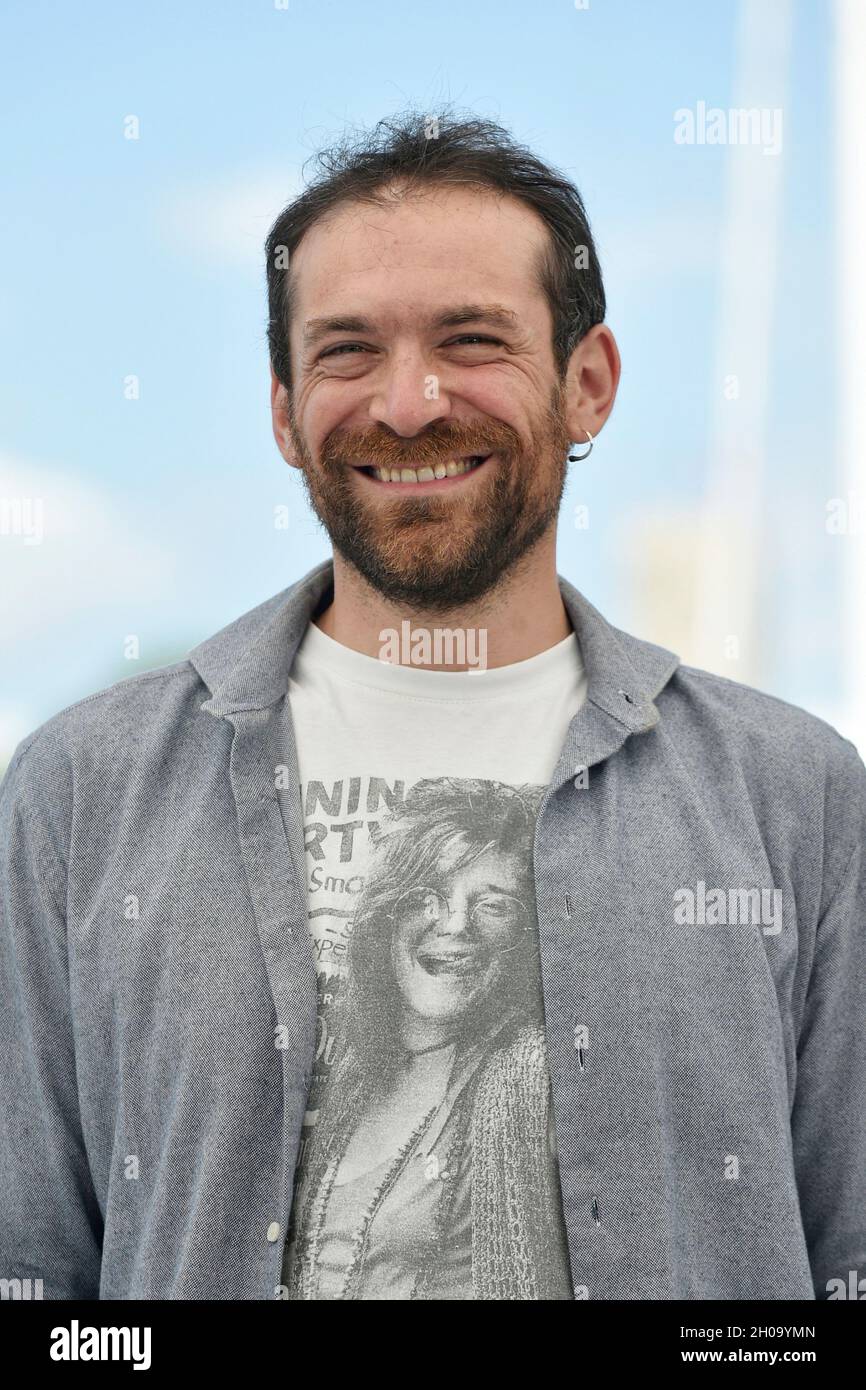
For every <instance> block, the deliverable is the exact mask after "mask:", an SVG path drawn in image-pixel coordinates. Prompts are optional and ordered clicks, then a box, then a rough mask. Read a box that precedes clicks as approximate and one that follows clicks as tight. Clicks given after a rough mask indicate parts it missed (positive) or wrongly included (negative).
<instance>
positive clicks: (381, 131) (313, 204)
mask: <svg viewBox="0 0 866 1390" xmlns="http://www.w3.org/2000/svg"><path fill="white" fill-rule="evenodd" d="M316 163H317V166H318V173H317V174H316V176H315V177H314V178H313V179H312V181H311V182H310V183H309V184H308V186H307V187H306V188H305V189H304V192H303V193H301V194H300V196H299V197H297V198H296V199H295V200H294V201H293V202H291V203H289V205H288V206H287V207H286V208H284V210H283V211H282V212H281V213H280V215H279V217H278V218H277V220H276V222H275V223H274V225H273V226H272V228H271V230H270V232H269V234H268V238H267V242H266V243H265V248H266V254H267V281H268V344H269V348H270V355H271V364H272V366H273V369H274V373H275V375H276V376H277V378H278V380H279V381H281V382H282V384H283V385H284V386H285V387H286V389H287V390H288V391H289V392H291V369H290V358H289V324H290V323H291V317H292V298H293V293H292V291H293V286H292V281H291V275H290V267H291V262H292V256H293V253H294V251H295V250H296V248H297V246H298V244H299V243H300V241H301V238H302V237H303V235H304V233H305V232H307V231H308V230H309V229H310V227H312V226H313V225H314V224H315V223H316V222H317V221H319V219H320V218H322V217H324V216H325V215H326V214H327V213H329V212H330V211H331V210H332V209H333V208H335V207H336V206H337V205H338V204H340V203H344V202H367V203H377V202H378V203H382V202H384V201H385V199H386V197H387V192H388V189H389V187H390V186H391V185H392V184H394V183H399V184H400V186H401V187H403V186H404V185H408V186H409V187H410V188H416V187H420V186H423V185H425V184H451V185H455V184H463V185H469V186H470V187H479V188H492V189H495V190H497V191H499V192H501V193H508V194H511V195H512V197H515V198H519V199H521V201H522V202H524V203H526V204H528V206H529V207H531V208H534V209H535V211H536V213H538V215H539V216H540V217H541V219H542V220H543V221H544V222H545V223H546V225H547V228H548V232H549V234H550V243H549V247H548V250H547V253H546V254H545V256H544V257H543V259H542V263H541V265H540V267H539V281H540V288H541V289H542V291H543V292H544V294H545V295H546V296H547V300H548V303H549V305H550V310H551V314H552V317H553V351H554V356H555V359H556V364H557V368H558V370H559V372H560V374H562V373H564V371H565V368H566V366H567V364H568V359H569V357H570V356H571V354H572V352H573V351H574V349H575V347H576V346H577V344H578V343H579V342H580V340H581V338H582V337H583V336H584V334H585V333H587V332H588V330H589V329H590V328H591V327H592V326H593V324H596V323H601V322H602V320H603V319H604V314H605V297H604V285H603V283H602V277H601V267H600V265H599V261H598V256H597V254H596V249H595V245H594V242H593V239H592V234H591V232H590V228H589V221H588V219H587V216H586V212H585V210H584V206H583V202H582V200H581V197H580V194H579V193H578V191H577V189H576V188H575V186H574V184H573V183H572V182H571V181H570V180H569V179H567V178H566V177H565V175H564V174H561V173H559V172H558V171H557V170H556V169H553V168H551V167H550V166H549V165H547V164H545V163H544V162H543V161H542V160H540V159H538V158H537V157H536V156H535V155H534V154H532V152H531V151H530V150H528V149H526V148H525V147H524V146H522V145H519V144H517V142H516V141H515V140H514V139H513V138H512V137H511V135H509V133H508V132H507V131H506V130H504V129H503V127H502V126H499V125H496V124H494V122H492V121H487V120H482V119H480V118H477V117H467V118H460V117H458V116H455V115H453V114H452V113H451V111H450V109H447V108H446V109H444V110H442V111H441V112H440V113H438V114H433V115H430V114H424V113H421V112H416V111H410V112H408V113H405V114H403V115H400V116H396V117H390V118H389V119H387V120H382V121H379V122H378V124H377V125H376V126H375V128H374V129H373V130H372V131H364V132H361V133H354V134H347V135H345V136H343V138H342V139H341V140H340V141H339V142H338V143H337V144H336V145H333V146H332V147H330V148H329V149H326V150H323V151H321V152H320V153H319V154H318V155H317V156H316Z"/></svg>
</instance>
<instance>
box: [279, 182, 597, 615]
mask: <svg viewBox="0 0 866 1390" xmlns="http://www.w3.org/2000/svg"><path fill="white" fill-rule="evenodd" d="M546 237H547V232H546V229H545V227H544V224H543V223H542V222H541V220H540V219H539V218H538V217H536V215H535V214H534V213H533V212H532V211H531V210H530V209H529V208H527V207H526V206H525V205H524V204H522V203H520V202H519V201H518V200H517V199H514V198H510V197H507V196H505V197H497V196H495V195H491V194H489V193H486V192H483V191H478V190H471V189H466V190H459V189H451V188H438V189H434V190H427V191H425V192H424V193H423V194H422V195H421V196H418V195H410V196H409V197H406V198H402V199H395V200H393V201H389V202H388V203H387V204H386V206H385V207H378V206H376V207H372V206H367V205H363V204H354V203H353V204H349V205H346V206H343V207H341V208H339V209H338V210H337V211H336V212H335V213H333V214H331V216H330V217H329V218H328V219H327V220H325V221H324V222H322V223H319V224H317V225H316V226H315V227H313V228H312V229H311V230H310V231H309V232H308V233H307V235H306V236H305V237H304V239H303V241H302V242H301V244H300V246H299V247H298V249H297V251H296V253H295V256H294V259H293V266H292V276H293V285H294V288H295V295H296V299H295V309H294V314H293V320H292V324H291V333H290V342H291V361H292V382H293V392H292V398H291V402H290V409H289V419H288V428H289V432H290V436H291V441H292V445H293V447H294V450H295V454H296V457H297V461H298V462H299V463H300V464H301V465H302V467H303V476H304V479H305V484H306V488H307V492H308V495H309V498H310V502H311V504H312V506H313V509H314V511H315V512H316V514H317V516H318V517H319V519H320V520H321V522H322V524H323V525H324V527H325V529H326V531H327V532H328V534H329V536H330V538H331V541H332V544H333V546H334V549H335V550H336V551H337V552H338V553H339V554H340V555H341V556H343V558H344V559H345V560H346V561H347V562H348V563H349V564H351V565H352V566H353V567H354V568H355V569H356V570H357V571H358V572H359V573H360V574H361V575H362V576H363V577H364V578H365V579H366V580H367V581H368V583H370V584H371V585H372V586H373V587H374V588H375V589H377V590H378V591H379V592H380V593H381V594H383V595H384V596H385V597H386V598H388V599H389V600H392V601H397V602H402V603H406V604H407V605H409V606H414V607H416V608H418V609H427V610H436V609H440V610H442V611H447V610H448V609H453V608H455V607H457V606H459V605H460V604H463V603H467V602H469V601H471V600H473V599H477V598H479V597H480V596H482V595H483V594H485V593H487V592H488V591H489V590H490V589H491V588H493V586H494V585H495V584H496V583H497V581H498V580H499V579H500V577H501V576H502V575H504V574H505V573H507V572H508V571H509V570H510V569H511V568H512V567H513V566H514V565H515V564H516V563H517V562H518V561H519V560H520V558H521V557H522V556H523V555H525V554H526V553H527V552H528V551H529V550H530V549H531V547H532V546H533V545H535V543H536V542H537V541H538V540H539V539H540V538H541V537H542V536H543V535H544V534H545V533H546V532H547V531H548V530H549V528H550V527H551V526H552V525H554V524H555V520H556V515H557V512H558V509H559V504H560V500H561V497H562V490H563V486H564V481H565V471H566V467H567V463H566V454H567V450H568V446H569V442H570V441H569V438H568V430H567V426H566V423H565V419H564V415H563V391H562V383H561V382H560V379H559V377H558V374H557V372H556V368H555V363H554V357H553V349H552V341H551V339H552V329H553V325H552V320H551V314H550V310H549V307H548V304H547V301H546V299H545V297H544V294H543V292H542V291H541V289H540V288H539V286H538V280H537V271H536V266H537V263H538V259H539V256H540V254H541V252H542V250H543V248H544V247H545V245H546ZM467 310H468V311H469V312H468V313H467ZM449 317H451V319H452V320H454V319H457V320H458V321H452V322H448V321H447V320H448V318H449ZM479 458H480V459H483V462H481V463H474V461H475V460H477V459H479ZM468 460H473V464H474V466H469V465H468V464H467V462H466V461H468ZM405 469H408V470H413V471H412V472H411V473H410V474H409V475H407V474H405V473H403V472H402V470H405ZM374 470H380V471H379V472H378V473H377V472H376V471H374ZM381 470H388V471H387V473H385V475H384V476H383V475H382V472H381ZM395 470H399V471H400V475H401V476H399V478H398V477H396V476H395V472H394V471H395ZM443 475H444V476H443Z"/></svg>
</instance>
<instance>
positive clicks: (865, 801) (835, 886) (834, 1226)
mask: <svg viewBox="0 0 866 1390" xmlns="http://www.w3.org/2000/svg"><path fill="white" fill-rule="evenodd" d="M845 746H846V748H847V750H848V753H847V755H846V767H845V775H844V779H843V783H842V786H841V787H839V786H838V784H837V787H836V789H835V790H834V792H833V794H832V796H830V797H828V802H827V816H828V843H827V849H826V850H825V855H826V858H825V863H830V862H833V864H834V873H833V877H832V879H831V882H830V893H829V898H828V900H827V901H826V905H825V907H824V910H823V912H822V914H821V916H820V920H819V922H818V925H817V928H816V936H815V950H814V958H813V962H812V970H811V975H810V979H809V986H808V992H807V996H806V1001H805V1009H804V1013H803V1019H802V1024H801V1028H800V1032H799V1036H798V1045H797V1083H796V1092H795V1097H794V1106H793V1110H792V1115H791V1126H792V1137H793V1153H794V1163H795V1168H796V1174H797V1187H798V1192H799V1196H800V1210H801V1215H802V1220H803V1227H804V1230H805V1234H806V1241H807V1245H808V1250H809V1259H810V1264H811V1269H812V1280H813V1283H814V1287H815V1297H816V1299H827V1298H828V1297H829V1296H830V1294H831V1292H832V1291H833V1290H834V1288H835V1289H837V1290H838V1289H839V1288H840V1287H841V1286H840V1285H839V1284H835V1285H834V1283H833V1281H838V1280H841V1281H842V1282H843V1285H844V1288H845V1290H848V1289H849V1288H850V1286H851V1285H850V1276H851V1273H852V1271H855V1272H856V1274H855V1281H859V1280H860V1279H864V1280H866V767H864V765H863V762H862V760H861V759H860V758H859V756H857V754H856V752H855V751H854V750H853V745H852V744H850V743H847V742H846V743H845ZM839 863H841V869H839V867H838V864H839ZM864 1287H866V1285H864ZM837 1296H839V1295H838V1294H837ZM841 1296H842V1297H850V1294H849V1293H847V1292H846V1293H844V1294H842V1295H841Z"/></svg>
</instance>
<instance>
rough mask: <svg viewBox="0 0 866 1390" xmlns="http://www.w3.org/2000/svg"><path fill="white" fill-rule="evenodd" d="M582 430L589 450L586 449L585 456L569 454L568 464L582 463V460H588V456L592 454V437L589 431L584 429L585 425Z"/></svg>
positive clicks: (593, 441)
mask: <svg viewBox="0 0 866 1390" xmlns="http://www.w3.org/2000/svg"><path fill="white" fill-rule="evenodd" d="M582 428H583V432H584V434H585V435H586V437H587V439H588V440H589V448H588V449H587V451H586V453H585V454H569V456H568V461H569V463H583V460H584V459H588V458H589V456H590V454H591V453H592V446H593V444H594V443H595V440H594V439H593V437H592V435H591V434H590V432H589V430H588V429H587V428H586V425H584V426H583V427H582Z"/></svg>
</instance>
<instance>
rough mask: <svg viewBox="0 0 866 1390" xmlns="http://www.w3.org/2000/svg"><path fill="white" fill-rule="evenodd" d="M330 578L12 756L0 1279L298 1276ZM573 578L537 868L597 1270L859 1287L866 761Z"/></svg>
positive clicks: (579, 1267)
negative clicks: (318, 642) (300, 690)
mask: <svg viewBox="0 0 866 1390" xmlns="http://www.w3.org/2000/svg"><path fill="white" fill-rule="evenodd" d="M332 582H333V575H332V566H331V562H330V561H328V562H325V563H323V564H321V565H319V566H317V567H316V568H315V569H313V570H312V571H311V572H310V573H309V574H308V575H307V576H306V577H305V578H303V579H302V580H300V581H299V582H298V583H297V584H295V585H293V586H292V587H290V588H289V589H287V590H285V591H284V592H282V593H279V594H277V595H275V596H274V597H273V598H271V599H269V600H268V601H267V602H265V603H263V604H261V605H260V606H259V607H257V608H255V609H253V610H252V611H251V612H249V613H247V614H244V615H243V616H242V617H241V618H239V619H238V620H237V621H236V622H233V623H231V624H230V625H229V626H228V627H226V628H225V629H223V630H222V631H221V632H219V633H217V634H216V635H215V636H214V637H211V638H210V639H208V640H207V641H204V642H202V643H201V644H200V645H199V646H197V647H196V648H194V649H193V651H192V652H191V653H190V655H189V658H188V659H187V660H184V661H181V662H178V663H176V664H175V665H173V666H169V667H165V668H163V669H161V670H158V671H151V672H148V673H146V674H142V675H139V676H135V677H133V678H131V679H130V680H126V681H122V682H120V683H119V684H117V685H114V686H112V687H111V688H110V689H108V690H105V691H102V692H100V693H98V694H96V695H92V696H89V697H88V698H87V699H85V700H82V701H80V702H79V703H77V704H75V705H73V706H71V707H70V708H69V709H66V710H64V711H62V712H61V713H60V714H58V715H56V716H54V717H53V718H52V719H49V720H48V721H47V722H46V723H44V724H43V725H42V726H41V727H40V728H39V729H37V730H36V731H35V732H34V733H33V734H31V735H29V736H28V737H27V738H25V739H24V740H22V742H21V743H20V744H19V746H18V748H17V749H16V751H15V754H14V757H13V760H12V762H11V764H10V766H9V768H8V771H7V774H6V777H5V778H4V781H3V785H2V789H0V1000H2V1004H0V1053H2V1058H3V1064H2V1068H0V1280H6V1281H14V1280H16V1279H20V1280H26V1279H42V1280H43V1289H44V1296H45V1297H49V1298H77V1297H84V1298H97V1297H101V1298H123V1299H126V1298H217V1299H233V1298H238V1299H265V1298H268V1299H270V1298H275V1297H280V1296H281V1284H280V1277H281V1276H280V1271H281V1262H282V1254H283V1245H284V1242H285V1238H286V1229H287V1225H288V1216H289V1204H290V1201H291V1192H292V1180H293V1174H294V1166H295V1160H296V1155H297V1150H298V1142H299V1137H300V1131H301V1124H302V1121H303V1116H304V1110H305V1102H306V1097H307V1089H308V1083H309V1078H310V1073H311V1068H312V1060H313V1055H314V1049H315V1035H316V978H315V969H314V964H313V956H312V950H311V944H310V940H309V935H308V930H307V903H306V895H305V887H304V883H305V880H304V853H303V827H302V825H301V820H300V808H299V799H298V794H297V786H298V775H297V761H296V754H295V746H294V737H293V730H292V723H291V717H290V710H289V702H288V699H287V696H286V691H287V682H288V674H289V669H290V666H291V662H292V659H293V656H294V653H295V651H296V649H297V647H298V644H299V642H300V640H301V637H302V636H303V633H304V629H305V627H306V625H307V623H308V621H309V619H310V617H311V615H312V614H313V613H314V612H315V611H316V610H317V609H318V608H320V607H321V606H323V604H324V603H325V602H326V597H327V592H328V591H329V589H330V586H331V585H332ZM560 586H561V591H562V595H563V599H564V602H565V604H566V607H567V609H568V613H569V615H570V618H571V621H572V623H573V626H574V628H575V631H576V632H577V636H578V639H579V642H580V647H581V651H582V655H583V660H584V663H585V666H586V670H587V677H588V698H587V702H586V704H585V705H584V707H583V708H582V709H581V710H580V711H579V712H578V714H577V715H576V716H575V717H574V719H573V720H572V722H571V724H570V726H569V729H568V733H567V736H566V739H565V742H564V745H563V748H562V752H561V756H560V758H559V762H558V765H557V767H556V770H555V773H554V775H553V778H552V780H551V782H550V787H549V790H548V792H547V794H546V797H545V800H544V803H543V805H542V808H541V811H540V814H539V817H538V822H537V826H536V838H535V850H534V867H535V879H536V888H537V908H538V926H539V938H540V950H541V961H542V974H543V985H544V1009H545V1018H546V1030H547V1042H548V1057H549V1064H550V1072H551V1082H552V1092H553V1104H554V1113H555V1121H556V1130H557V1143H558V1162H559V1169H560V1180H561V1187H562V1195H563V1206H564V1215H565V1221H566V1226H567V1231H568V1242H569V1251H570V1260H571V1267H572V1276H573V1280H574V1285H575V1294H576V1296H577V1297H579V1298H583V1297H588V1298H590V1299H616V1298H624V1299H677V1298H684V1299H762V1298H769V1299H783V1298H795V1299H813V1298H816V1297H817V1298H825V1297H827V1296H828V1287H829V1281H831V1280H834V1279H839V1280H842V1281H845V1283H846V1285H847V1284H849V1282H850V1276H851V1272H852V1271H856V1272H857V1275H858V1277H860V1278H864V1277H866V863H864V840H866V768H864V765H863V763H862V761H861V760H860V758H859V756H858V754H857V752H856V750H855V748H854V746H853V744H851V743H850V742H848V741H847V740H845V739H843V738H842V737H840V736H839V734H837V733H836V732H834V730H832V729H831V728H830V727H829V726H828V725H827V724H825V723H823V722H822V721H820V720H818V719H816V718H814V717H813V716H811V715H809V714H807V713H805V712H804V711H802V710H800V709H797V708H795V707H793V706H791V705H788V704H786V703H784V702H782V701H781V700H777V699H774V698H773V697H771V696H768V695H765V694H761V693H759V692H758V691H755V690H753V689H750V688H748V687H746V686H743V685H740V684H737V683H735V682H733V681H730V680H727V679H724V678H721V677H718V676H713V675H710V674H708V673H706V672H702V671H697V670H695V669H693V668H689V667H686V666H684V665H682V664H681V663H680V662H679V660H678V658H677V657H676V656H675V655H673V654H672V653H671V652H668V651H665V650H664V649H662V648H660V647H658V646H655V645H653V644H651V643H649V642H644V641H640V640H638V639H636V638H634V637H631V636H628V635H627V634H625V633H623V632H621V631H619V630H618V629H616V628H614V627H612V626H611V625H610V624H609V623H607V622H606V621H605V619H604V618H603V617H602V616H601V615H600V614H599V613H598V612H597V611H596V610H595V609H594V608H593V607H592V606H591V605H590V604H589V603H588V602H587V600H586V599H585V598H584V597H583V596H582V595H581V594H580V593H578V591H577V590H576V589H575V588H573V587H572V586H571V585H570V584H568V583H567V582H566V581H565V580H564V579H562V578H560ZM284 767H288V769H289V776H288V778H285V777H278V776H277V775H276V773H277V769H281V768H284ZM582 769H586V771H585V772H584V771H582ZM275 782H278V783H279V785H278V786H277V785H275ZM286 786H287V787H288V789H283V788H284V787H286ZM10 1287H14V1285H9V1284H7V1285H3V1289H4V1291H6V1292H8V1289H9V1288H10Z"/></svg>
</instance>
